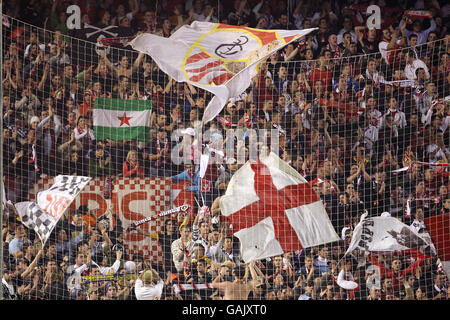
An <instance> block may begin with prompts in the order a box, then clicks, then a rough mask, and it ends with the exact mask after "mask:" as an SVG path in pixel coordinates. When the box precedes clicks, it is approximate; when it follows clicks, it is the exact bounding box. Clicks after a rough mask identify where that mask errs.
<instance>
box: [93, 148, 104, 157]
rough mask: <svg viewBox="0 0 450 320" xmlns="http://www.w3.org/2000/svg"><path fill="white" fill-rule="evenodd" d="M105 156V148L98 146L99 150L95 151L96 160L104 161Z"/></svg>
mask: <svg viewBox="0 0 450 320" xmlns="http://www.w3.org/2000/svg"><path fill="white" fill-rule="evenodd" d="M104 155H105V150H104V149H103V147H100V146H97V148H96V149H95V158H97V159H103V157H104Z"/></svg>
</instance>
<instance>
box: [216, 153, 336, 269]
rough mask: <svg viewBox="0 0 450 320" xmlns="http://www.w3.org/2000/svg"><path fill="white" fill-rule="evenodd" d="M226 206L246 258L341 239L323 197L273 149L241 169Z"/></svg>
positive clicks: (232, 182)
mask: <svg viewBox="0 0 450 320" xmlns="http://www.w3.org/2000/svg"><path fill="white" fill-rule="evenodd" d="M220 209H221V212H222V214H223V215H224V216H226V217H227V218H228V220H229V221H230V222H231V223H232V225H233V231H234V235H235V236H236V237H237V238H239V240H240V243H241V254H242V259H243V260H244V261H245V262H249V261H252V260H259V259H263V258H267V257H271V256H274V255H278V254H282V253H283V252H290V251H295V250H298V249H302V248H307V247H311V246H316V245H320V244H324V243H328V242H333V241H337V240H339V237H338V235H337V234H336V232H335V230H334V228H333V226H332V224H331V222H330V219H329V217H328V215H327V213H326V211H325V208H324V206H323V203H322V201H321V200H320V198H319V197H318V195H317V194H316V193H315V191H314V190H313V189H312V187H311V186H310V185H309V184H308V182H307V181H306V180H305V179H304V178H303V177H302V176H301V175H300V174H299V173H298V172H297V171H296V170H295V169H293V168H292V167H290V166H289V165H288V164H287V163H286V162H284V161H283V160H281V159H280V158H279V157H278V156H276V155H275V154H274V153H273V152H271V153H270V154H269V155H268V156H260V158H259V160H258V161H257V162H254V161H253V162H251V161H248V162H247V163H245V164H244V165H243V166H242V167H241V168H240V169H239V170H238V171H236V173H235V174H234V175H233V177H232V178H231V180H230V183H229V184H228V188H227V191H226V193H225V195H224V196H222V198H221V199H220Z"/></svg>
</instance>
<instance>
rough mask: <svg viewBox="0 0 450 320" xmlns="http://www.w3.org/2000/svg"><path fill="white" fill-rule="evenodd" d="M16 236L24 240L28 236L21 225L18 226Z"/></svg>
mask: <svg viewBox="0 0 450 320" xmlns="http://www.w3.org/2000/svg"><path fill="white" fill-rule="evenodd" d="M14 235H15V237H16V238H17V239H20V240H23V239H24V238H25V236H26V233H25V227H24V226H23V225H21V224H19V225H17V226H16V230H15V233H14Z"/></svg>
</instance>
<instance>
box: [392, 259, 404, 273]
mask: <svg viewBox="0 0 450 320" xmlns="http://www.w3.org/2000/svg"><path fill="white" fill-rule="evenodd" d="M391 265H392V271H394V272H399V271H400V270H401V269H402V261H401V260H400V259H397V258H396V259H393V260H392V263H391Z"/></svg>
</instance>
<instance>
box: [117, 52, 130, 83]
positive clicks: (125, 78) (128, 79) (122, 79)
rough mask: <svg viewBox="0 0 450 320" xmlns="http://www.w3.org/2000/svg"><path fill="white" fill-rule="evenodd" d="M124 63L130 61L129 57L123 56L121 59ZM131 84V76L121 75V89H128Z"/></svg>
mask: <svg viewBox="0 0 450 320" xmlns="http://www.w3.org/2000/svg"><path fill="white" fill-rule="evenodd" d="M120 61H121V63H122V65H124V64H125V63H128V57H126V56H123V57H122V59H121V60H120ZM129 86H130V78H128V77H127V76H123V75H122V76H120V77H119V87H120V88H121V89H127V88H129Z"/></svg>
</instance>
